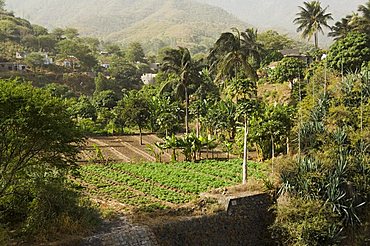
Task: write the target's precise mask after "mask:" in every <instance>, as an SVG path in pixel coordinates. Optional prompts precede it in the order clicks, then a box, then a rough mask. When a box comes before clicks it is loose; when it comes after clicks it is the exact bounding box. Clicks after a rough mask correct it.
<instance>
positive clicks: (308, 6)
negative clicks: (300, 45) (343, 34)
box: [293, 1, 333, 48]
mask: <svg viewBox="0 0 370 246" xmlns="http://www.w3.org/2000/svg"><path fill="white" fill-rule="evenodd" d="M303 4H304V7H302V6H299V9H300V12H298V13H297V18H295V19H294V21H293V23H294V24H297V25H298V28H297V32H302V37H303V38H308V40H310V39H311V38H312V36H314V39H315V47H316V48H318V47H319V40H318V33H319V32H321V33H324V31H323V27H327V28H330V26H329V25H328V23H327V22H328V20H333V17H332V16H331V13H326V10H327V9H328V7H326V8H324V9H323V8H322V7H321V3H320V1H311V2H304V3H303Z"/></svg>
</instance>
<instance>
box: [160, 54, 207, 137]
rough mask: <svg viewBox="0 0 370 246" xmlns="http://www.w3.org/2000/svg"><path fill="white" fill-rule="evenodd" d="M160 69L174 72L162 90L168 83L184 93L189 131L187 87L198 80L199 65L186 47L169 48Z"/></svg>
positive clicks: (187, 129)
mask: <svg viewBox="0 0 370 246" xmlns="http://www.w3.org/2000/svg"><path fill="white" fill-rule="evenodd" d="M162 70H163V71H165V72H167V73H172V74H175V75H176V76H175V77H169V79H168V80H167V82H165V83H164V84H163V85H162V89H161V91H162V90H164V88H166V87H167V86H168V85H174V89H175V91H176V92H177V94H182V95H184V97H183V98H184V100H185V131H186V133H188V132H189V87H190V86H191V85H197V84H199V81H200V71H201V66H200V64H199V63H198V62H196V61H194V60H193V59H192V57H191V54H190V51H189V50H188V49H187V48H183V47H179V49H171V50H167V51H165V56H164V58H163V64H162Z"/></svg>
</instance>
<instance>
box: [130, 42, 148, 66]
mask: <svg viewBox="0 0 370 246" xmlns="http://www.w3.org/2000/svg"><path fill="white" fill-rule="evenodd" d="M144 57H145V54H144V50H143V48H142V46H141V44H140V43H138V42H134V43H130V44H129V47H128V48H127V51H126V58H127V60H128V61H130V62H144Z"/></svg>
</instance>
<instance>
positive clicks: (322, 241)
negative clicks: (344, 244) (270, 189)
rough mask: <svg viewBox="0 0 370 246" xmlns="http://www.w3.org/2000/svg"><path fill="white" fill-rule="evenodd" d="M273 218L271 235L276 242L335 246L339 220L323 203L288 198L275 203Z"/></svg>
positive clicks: (281, 243)
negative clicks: (275, 218) (276, 204)
mask: <svg viewBox="0 0 370 246" xmlns="http://www.w3.org/2000/svg"><path fill="white" fill-rule="evenodd" d="M277 218H278V219H277V221H276V222H275V224H274V225H273V226H272V228H271V229H272V234H273V237H274V238H275V239H276V240H277V241H278V242H280V244H279V245H295V246H299V245H302V246H303V245H317V246H319V245H338V243H339V242H340V239H342V238H341V237H340V236H339V232H340V223H339V222H337V223H333V221H336V220H337V216H336V215H335V214H334V213H333V212H332V211H331V209H330V207H329V206H327V205H325V204H324V203H323V202H320V201H317V200H313V201H306V200H303V199H299V198H292V199H289V203H288V204H287V205H285V206H278V208H277Z"/></svg>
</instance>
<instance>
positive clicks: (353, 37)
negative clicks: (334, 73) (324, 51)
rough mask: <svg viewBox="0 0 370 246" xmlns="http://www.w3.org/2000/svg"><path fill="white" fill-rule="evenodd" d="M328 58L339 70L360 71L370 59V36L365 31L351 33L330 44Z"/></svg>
mask: <svg viewBox="0 0 370 246" xmlns="http://www.w3.org/2000/svg"><path fill="white" fill-rule="evenodd" d="M327 59H328V60H327V62H328V65H329V66H330V67H332V68H334V69H337V70H338V71H341V70H342V68H343V71H344V72H345V73H350V72H356V71H359V70H360V69H361V66H362V65H366V64H367V63H368V62H369V61H370V38H369V37H368V36H367V35H366V34H364V33H356V32H353V33H350V34H348V35H347V36H346V37H344V38H343V39H339V40H337V41H336V42H335V43H334V44H333V45H332V46H330V50H329V53H328V57H327Z"/></svg>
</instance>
